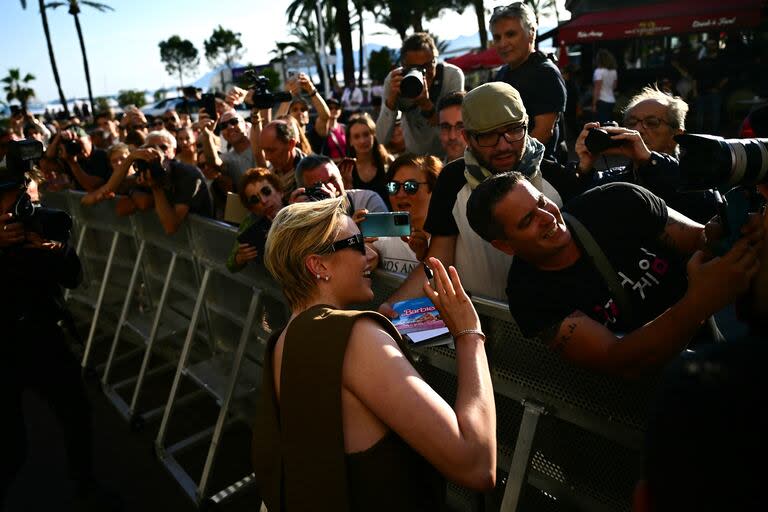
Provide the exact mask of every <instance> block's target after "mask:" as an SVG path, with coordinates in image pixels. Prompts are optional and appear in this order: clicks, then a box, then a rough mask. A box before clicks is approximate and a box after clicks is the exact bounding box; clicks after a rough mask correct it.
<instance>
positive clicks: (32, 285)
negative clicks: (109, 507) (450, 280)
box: [0, 168, 96, 510]
mask: <svg viewBox="0 0 768 512" xmlns="http://www.w3.org/2000/svg"><path fill="white" fill-rule="evenodd" d="M25 181H26V179H25V178H24V177H23V174H22V175H21V177H17V176H14V173H11V172H10V171H9V170H7V169H4V168H0V283H2V287H0V326H1V327H0V329H2V336H0V393H2V394H3V395H2V397H1V398H0V400H1V401H0V403H2V406H3V421H2V423H1V424H2V425H3V432H2V433H3V434H5V435H2V437H0V439H2V443H3V448H2V456H1V457H0V506H2V503H3V501H4V498H5V495H6V493H7V491H8V489H9V487H10V485H11V484H12V483H13V480H14V477H15V475H16V474H17V473H18V472H19V470H20V469H21V467H22V465H23V464H24V460H25V459H26V454H27V436H26V427H25V421H24V413H23V407H22V393H23V392H24V391H25V390H27V389H28V390H31V391H34V392H35V393H37V394H38V395H39V396H40V397H42V398H43V400H45V401H46V402H47V403H48V404H49V405H50V407H51V408H52V410H53V412H54V414H55V415H56V417H57V419H58V420H59V423H60V425H61V429H62V431H63V437H64V439H65V443H66V450H67V456H68V462H69V476H70V477H71V479H72V480H73V481H74V483H75V485H76V488H75V491H76V496H77V499H78V500H81V503H87V502H88V500H90V499H91V498H90V497H91V496H92V495H93V492H94V489H95V488H96V485H95V484H94V480H93V475H92V459H93V457H92V443H91V437H92V435H91V432H92V426H91V410H90V405H89V403H88V399H87V396H86V392H85V388H84V386H83V383H82V380H81V376H80V365H79V364H78V361H77V359H76V358H75V356H74V355H73V354H72V352H71V351H70V350H69V349H68V347H67V344H66V340H65V334H64V332H63V330H62V327H60V325H59V323H60V322H62V321H64V320H66V318H67V312H66V309H65V306H64V297H63V293H62V288H75V287H77V286H78V285H79V284H80V282H81V280H82V271H81V266H80V260H79V258H78V256H77V254H76V253H75V249H74V247H72V246H71V245H69V243H68V242H66V241H52V240H46V239H44V238H43V237H42V236H41V235H40V234H38V233H36V232H33V231H31V230H29V229H26V228H25V226H24V224H23V223H22V222H20V221H19V218H18V217H17V215H16V214H15V213H13V212H14V210H16V206H17V205H18V204H19V200H20V199H21V200H24V199H26V197H25V195H26V183H25ZM5 429H7V432H6V431H5ZM78 510H79V509H78Z"/></svg>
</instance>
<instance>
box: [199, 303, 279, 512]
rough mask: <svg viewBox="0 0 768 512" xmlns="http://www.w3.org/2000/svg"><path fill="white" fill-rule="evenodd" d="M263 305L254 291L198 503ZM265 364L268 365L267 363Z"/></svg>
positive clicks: (202, 479)
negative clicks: (246, 350)
mask: <svg viewBox="0 0 768 512" xmlns="http://www.w3.org/2000/svg"><path fill="white" fill-rule="evenodd" d="M260 304H261V291H259V290H254V293H253V296H252V297H251V302H250V304H249V306H248V315H247V316H246V318H245V324H244V325H243V331H242V333H241V334H240V341H239V342H238V344H237V351H236V352H235V354H234V361H233V364H232V374H231V375H230V377H229V386H228V388H227V394H226V395H225V396H224V401H223V402H222V404H221V410H220V411H219V417H218V419H217V420H216V426H215V427H214V430H213V438H212V439H211V446H210V448H209V449H208V456H207V457H206V459H205V466H204V467H203V474H202V476H201V477H200V485H198V486H197V501H198V503H199V502H201V501H202V500H203V499H205V494H206V490H207V488H208V480H209V478H210V476H211V470H212V468H213V464H214V462H215V461H216V453H217V452H218V448H219V440H220V439H221V433H222V431H223V430H224V423H225V422H226V419H227V414H228V413H229V405H230V403H231V402H232V397H233V396H234V394H235V389H236V388H237V378H238V376H239V374H240V366H241V363H242V361H243V357H244V356H245V347H246V345H247V344H248V338H250V335H251V328H252V327H253V321H254V318H255V317H256V311H258V309H259V306H260ZM264 364H268V363H267V362H266V361H265V362H264Z"/></svg>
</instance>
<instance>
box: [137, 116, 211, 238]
mask: <svg viewBox="0 0 768 512" xmlns="http://www.w3.org/2000/svg"><path fill="white" fill-rule="evenodd" d="M175 153H176V139H175V137H173V135H171V134H170V133H168V132H167V131H164V130H161V131H157V132H150V133H149V135H148V136H147V140H146V142H145V143H144V146H143V147H141V148H139V149H136V150H134V151H133V152H131V154H130V155H128V158H127V159H126V162H125V163H124V164H123V165H124V166H128V167H130V165H131V164H133V163H135V164H136V169H137V173H136V174H137V179H136V183H137V184H138V185H140V186H145V187H148V188H149V190H150V191H151V194H152V195H151V199H150V197H148V194H147V193H146V192H143V191H141V190H136V191H134V192H133V194H131V199H132V200H133V201H134V202H135V203H136V204H137V205H141V206H139V208H141V209H145V208H142V206H145V207H146V206H147V205H151V204H154V208H155V213H157V217H158V218H159V219H160V223H161V224H162V225H163V229H164V230H165V232H166V233H168V234H169V235H171V234H173V233H175V232H176V231H177V230H178V229H179V226H181V223H182V222H183V221H184V219H185V218H186V216H187V215H188V214H190V213H194V214H197V215H203V216H205V217H210V216H211V215H212V206H211V197H210V194H209V193H208V186H207V185H206V183H205V177H204V176H203V174H202V173H201V172H200V169H198V168H197V167H194V166H192V165H187V164H183V163H181V162H179V161H177V160H175V159H174V155H175ZM126 168H127V167H126Z"/></svg>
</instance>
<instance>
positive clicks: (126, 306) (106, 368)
mask: <svg viewBox="0 0 768 512" xmlns="http://www.w3.org/2000/svg"><path fill="white" fill-rule="evenodd" d="M144 247H145V243H144V240H142V241H141V244H139V250H138V252H137V254H136V262H135V263H134V264H133V271H132V272H131V280H130V281H129V282H128V290H127V291H126V292H125V301H124V302H123V309H122V311H121V312H120V320H118V322H117V326H116V327H115V337H114V339H113V340H112V347H110V349H109V357H107V364H106V365H105V366H104V374H103V375H102V377H101V383H102V384H104V386H107V385H108V382H109V372H110V371H111V370H112V362H113V360H114V357H115V351H116V349H117V343H118V341H119V340H120V332H121V331H122V330H123V324H125V320H126V318H127V317H128V309H129V308H130V307H131V298H132V296H133V290H134V289H135V288H136V279H138V277H139V272H140V269H141V260H142V258H143V257H144Z"/></svg>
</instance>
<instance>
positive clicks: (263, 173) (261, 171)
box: [237, 167, 283, 207]
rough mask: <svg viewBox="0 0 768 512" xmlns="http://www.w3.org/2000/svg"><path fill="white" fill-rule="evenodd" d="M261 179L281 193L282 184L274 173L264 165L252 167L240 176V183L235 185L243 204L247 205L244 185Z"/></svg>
mask: <svg viewBox="0 0 768 512" xmlns="http://www.w3.org/2000/svg"><path fill="white" fill-rule="evenodd" d="M262 180H264V181H266V182H267V183H269V184H270V185H272V188H273V189H275V192H277V193H278V194H280V195H282V194H283V184H282V182H281V181H280V178H278V177H277V175H276V174H275V173H273V172H272V171H270V170H269V169H265V168H264V167H254V168H252V169H248V170H247V171H245V173H244V174H243V177H242V178H240V183H239V184H238V187H237V189H238V190H239V192H238V195H239V196H240V202H242V203H243V206H246V207H247V206H248V197H247V196H246V195H245V187H247V186H248V185H250V184H251V183H256V182H257V181H262Z"/></svg>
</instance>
